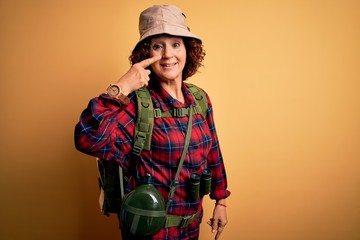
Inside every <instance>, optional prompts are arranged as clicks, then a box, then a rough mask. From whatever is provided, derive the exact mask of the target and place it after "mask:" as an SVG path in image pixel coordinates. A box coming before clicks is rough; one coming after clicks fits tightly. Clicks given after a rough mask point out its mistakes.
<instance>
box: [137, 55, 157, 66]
mask: <svg viewBox="0 0 360 240" xmlns="http://www.w3.org/2000/svg"><path fill="white" fill-rule="evenodd" d="M160 59H161V56H160V55H155V56H153V57H151V58H147V59H145V60H142V61H141V62H139V65H140V66H141V67H143V68H146V67H148V66H150V65H151V64H153V63H154V62H156V61H159V60H160Z"/></svg>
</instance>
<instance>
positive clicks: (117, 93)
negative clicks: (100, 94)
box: [107, 83, 129, 103]
mask: <svg viewBox="0 0 360 240" xmlns="http://www.w3.org/2000/svg"><path fill="white" fill-rule="evenodd" d="M107 94H108V95H109V96H110V97H113V98H116V99H118V100H120V101H121V102H123V103H129V98H128V97H127V95H125V93H124V90H123V88H122V87H121V86H120V85H119V84H117V83H115V84H110V86H109V87H108V88H107Z"/></svg>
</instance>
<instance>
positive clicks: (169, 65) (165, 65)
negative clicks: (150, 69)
mask: <svg viewBox="0 0 360 240" xmlns="http://www.w3.org/2000/svg"><path fill="white" fill-rule="evenodd" d="M174 65H175V63H172V64H162V66H164V67H171V66H174Z"/></svg>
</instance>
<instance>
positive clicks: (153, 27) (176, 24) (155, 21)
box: [139, 5, 201, 42]
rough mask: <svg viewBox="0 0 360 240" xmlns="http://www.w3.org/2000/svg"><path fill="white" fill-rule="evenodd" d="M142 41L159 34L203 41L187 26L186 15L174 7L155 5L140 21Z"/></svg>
mask: <svg viewBox="0 0 360 240" xmlns="http://www.w3.org/2000/svg"><path fill="white" fill-rule="evenodd" d="M139 33H140V40H139V42H141V41H142V40H144V39H145V38H147V37H150V36H154V35H158V34H169V35H173V36H180V37H191V38H195V39H198V40H200V41H201V39H200V38H199V37H197V36H195V35H194V34H193V33H192V32H190V29H189V28H188V26H187V25H186V16H185V14H184V13H183V12H182V11H181V10H180V9H179V8H178V7H176V6H173V5H154V6H152V7H149V8H147V9H145V10H144V11H143V12H141V14H140V19H139Z"/></svg>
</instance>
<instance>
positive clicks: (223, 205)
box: [215, 203, 226, 207]
mask: <svg viewBox="0 0 360 240" xmlns="http://www.w3.org/2000/svg"><path fill="white" fill-rule="evenodd" d="M215 205H220V206H222V207H226V205H225V204H222V203H215Z"/></svg>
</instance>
